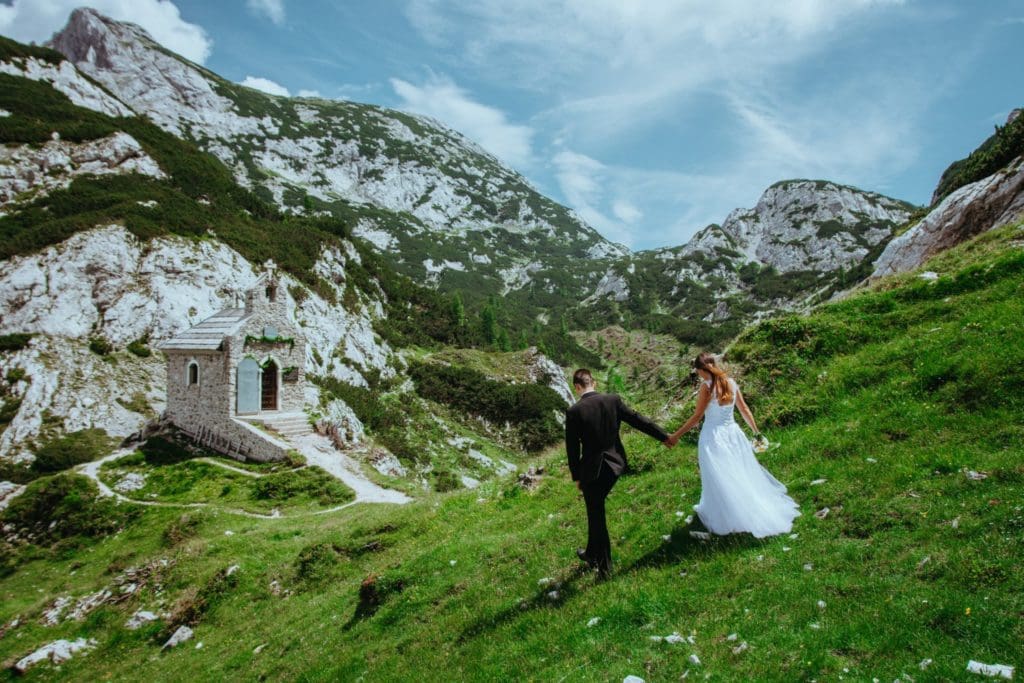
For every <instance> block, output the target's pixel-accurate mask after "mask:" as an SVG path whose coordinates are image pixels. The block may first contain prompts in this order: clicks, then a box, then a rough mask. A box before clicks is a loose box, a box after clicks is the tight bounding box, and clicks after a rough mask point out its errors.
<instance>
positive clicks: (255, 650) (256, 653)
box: [252, 643, 267, 655]
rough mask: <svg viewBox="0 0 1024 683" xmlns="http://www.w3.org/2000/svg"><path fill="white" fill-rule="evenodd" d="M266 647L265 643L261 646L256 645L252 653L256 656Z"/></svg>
mask: <svg viewBox="0 0 1024 683" xmlns="http://www.w3.org/2000/svg"><path fill="white" fill-rule="evenodd" d="M266 646H267V643H263V644H262V645H257V646H256V647H254V648H253V650H252V653H253V654H254V655H258V654H259V653H261V652H263V648H265V647H266Z"/></svg>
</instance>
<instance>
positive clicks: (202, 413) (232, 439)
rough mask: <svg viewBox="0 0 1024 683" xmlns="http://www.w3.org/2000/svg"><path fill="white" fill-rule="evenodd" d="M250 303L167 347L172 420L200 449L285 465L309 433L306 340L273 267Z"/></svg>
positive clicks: (164, 347) (259, 281)
mask: <svg viewBox="0 0 1024 683" xmlns="http://www.w3.org/2000/svg"><path fill="white" fill-rule="evenodd" d="M265 267H266V272H264V273H263V275H261V276H260V277H259V278H258V279H257V280H256V283H255V285H254V286H253V288H252V289H251V290H249V291H248V293H247V294H246V296H245V307H244V308H225V309H224V310H222V311H220V312H218V313H216V314H215V315H213V316H211V317H209V318H207V319H206V320H204V321H202V322H201V323H199V324H198V325H195V326H194V327H191V328H189V329H188V330H186V331H184V332H182V333H181V334H179V335H177V336H176V337H174V338H172V339H169V340H167V341H165V342H164V343H162V344H161V345H160V346H159V348H160V350H161V351H163V352H164V354H165V355H166V357H167V411H166V413H165V417H166V418H167V419H168V420H169V421H170V422H172V423H173V424H174V425H175V426H176V427H178V428H179V429H181V430H183V431H184V432H186V433H187V434H188V435H189V436H191V437H192V438H193V439H195V440H196V441H198V442H199V443H201V444H203V445H205V446H208V447H210V448H213V449H214V450H217V451H219V452H221V453H224V454H226V455H230V456H232V457H235V458H238V459H251V460H259V461H267V460H279V459H282V458H284V457H285V455H286V454H287V452H288V451H289V450H291V449H292V445H291V444H290V443H289V441H288V440H289V438H294V437H297V436H301V435H302V434H305V433H309V431H310V427H309V423H308V420H307V417H306V415H305V414H304V413H303V410H302V408H303V400H304V391H303V390H304V383H305V373H304V365H305V360H306V340H305V338H304V337H303V335H302V332H301V330H300V329H299V328H298V326H297V325H295V324H293V323H292V321H291V320H290V319H289V316H288V310H287V305H286V299H287V295H286V292H285V291H284V288H283V286H282V284H281V282H280V280H279V279H278V277H277V275H276V272H275V267H274V264H273V263H272V262H269V261H268V262H267V263H266V264H265Z"/></svg>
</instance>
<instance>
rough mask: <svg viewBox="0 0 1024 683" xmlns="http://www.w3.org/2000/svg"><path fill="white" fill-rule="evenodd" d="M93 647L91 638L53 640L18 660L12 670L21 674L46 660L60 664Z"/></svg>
mask: <svg viewBox="0 0 1024 683" xmlns="http://www.w3.org/2000/svg"><path fill="white" fill-rule="evenodd" d="M94 647H96V641H95V640H93V639H91V638H90V639H89V640H86V639H85V638H79V639H77V640H63V639H61V640H55V641H53V642H52V643H47V644H46V645H43V646H42V647H41V648H39V649H38V650H36V651H35V652H33V653H32V654H30V655H27V656H25V657H22V658H21V659H19V660H18V661H17V662H16V663H15V665H14V670H15V671H17V672H18V673H20V674H23V673H25V672H26V671H27V670H28V669H29V667H32V666H35V665H36V664H38V663H39V662H44V661H46V660H49V661H51V662H53V663H54V664H61V663H63V662H66V661H67V660H69V659H71V657H72V655H74V654H75V653H78V652H83V651H85V650H89V649H91V648H94Z"/></svg>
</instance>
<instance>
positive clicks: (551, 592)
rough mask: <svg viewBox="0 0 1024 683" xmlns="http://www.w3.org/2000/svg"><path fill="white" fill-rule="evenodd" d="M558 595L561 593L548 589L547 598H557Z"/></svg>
mask: <svg viewBox="0 0 1024 683" xmlns="http://www.w3.org/2000/svg"><path fill="white" fill-rule="evenodd" d="M560 597H561V595H560V594H559V592H558V591H550V592H549V593H548V600H557V599H558V598H560Z"/></svg>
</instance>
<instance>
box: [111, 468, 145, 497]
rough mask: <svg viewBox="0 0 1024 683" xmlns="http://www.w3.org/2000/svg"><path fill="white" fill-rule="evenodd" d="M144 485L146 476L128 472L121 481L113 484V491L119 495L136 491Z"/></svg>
mask: <svg viewBox="0 0 1024 683" xmlns="http://www.w3.org/2000/svg"><path fill="white" fill-rule="evenodd" d="M145 485H146V475H144V474H140V473H138V472H129V473H128V474H126V475H124V477H123V478H122V479H121V481H119V482H117V483H116V484H114V490H115V491H120V492H121V493H130V492H132V491H138V490H139V489H141V488H143V487H144V486H145Z"/></svg>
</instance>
